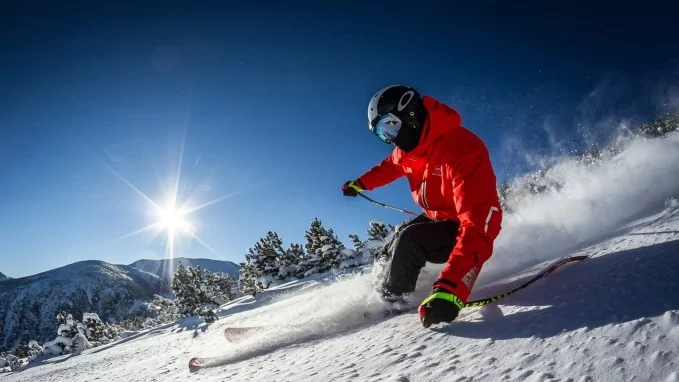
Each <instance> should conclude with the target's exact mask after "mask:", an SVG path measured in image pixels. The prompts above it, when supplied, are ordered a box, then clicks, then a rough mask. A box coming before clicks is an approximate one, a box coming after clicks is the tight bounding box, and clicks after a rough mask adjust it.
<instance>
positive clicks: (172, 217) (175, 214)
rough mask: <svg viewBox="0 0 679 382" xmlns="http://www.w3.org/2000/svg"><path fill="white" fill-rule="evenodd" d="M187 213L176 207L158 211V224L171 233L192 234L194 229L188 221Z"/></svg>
mask: <svg viewBox="0 0 679 382" xmlns="http://www.w3.org/2000/svg"><path fill="white" fill-rule="evenodd" d="M185 216H186V211H182V210H181V209H179V208H175V207H174V206H169V207H166V208H161V209H160V210H159V211H158V223H159V224H160V226H161V227H162V228H165V229H167V230H168V231H171V232H177V231H180V232H182V231H183V232H192V231H193V227H192V226H191V224H190V223H189V222H188V221H187V220H186V218H185Z"/></svg>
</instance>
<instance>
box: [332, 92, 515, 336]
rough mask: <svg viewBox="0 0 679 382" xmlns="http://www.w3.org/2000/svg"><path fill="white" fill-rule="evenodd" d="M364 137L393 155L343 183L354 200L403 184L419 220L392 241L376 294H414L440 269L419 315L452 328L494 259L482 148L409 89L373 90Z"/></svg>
mask: <svg viewBox="0 0 679 382" xmlns="http://www.w3.org/2000/svg"><path fill="white" fill-rule="evenodd" d="M368 121H369V128H370V130H371V131H372V132H373V133H374V134H375V135H376V136H377V137H378V138H379V139H380V140H382V141H383V142H385V143H387V144H392V145H394V146H395V147H394V150H393V152H392V153H391V154H390V155H389V156H388V157H387V158H385V159H384V160H383V161H382V162H381V163H380V164H378V165H377V166H375V167H373V168H372V169H371V170H369V171H368V172H366V173H365V174H363V175H361V176H360V177H359V178H358V179H355V180H350V181H347V182H346V183H344V185H343V186H342V191H343V194H344V195H345V196H354V197H355V196H356V195H358V193H360V192H362V191H363V190H368V191H369V190H373V189H375V188H378V187H381V186H384V185H386V184H388V183H391V182H393V181H394V180H396V179H398V178H400V177H402V176H406V177H407V178H408V183H409V184H410V190H411V193H412V196H413V198H414V199H415V202H416V203H418V204H419V205H420V206H421V207H422V208H423V209H424V213H423V214H421V215H419V216H417V217H415V218H413V219H412V220H410V221H408V222H406V223H405V224H404V225H403V227H402V229H401V230H400V231H399V233H398V237H397V238H396V242H395V245H394V252H393V254H392V257H391V261H390V263H389V265H388V266H387V269H386V272H385V277H384V280H383V282H382V285H381V287H380V289H381V293H382V296H383V297H384V298H385V299H386V300H387V301H398V300H403V299H404V298H405V296H406V295H407V294H408V293H409V292H412V291H414V290H415V284H416V282H417V278H418V277H419V274H420V270H421V269H422V268H423V267H424V266H425V264H426V262H427V261H429V262H432V263H437V264H443V263H445V264H446V265H445V267H444V268H443V271H441V274H440V275H439V278H438V280H437V281H436V282H435V283H434V285H433V287H432V293H431V295H430V296H429V297H427V298H426V299H425V300H424V301H422V303H421V304H420V306H419V308H418V312H419V316H420V320H421V322H422V324H423V325H424V327H425V328H428V327H429V326H431V325H432V324H437V323H441V322H452V321H453V320H454V319H455V318H456V317H457V315H458V313H459V311H460V309H462V307H463V306H464V304H465V302H466V301H467V299H468V298H469V295H470V293H471V289H472V286H473V285H474V282H475V281H476V277H477V276H478V274H479V272H480V271H481V267H482V266H483V264H484V263H485V262H486V260H488V259H489V258H490V256H491V255H492V252H493V241H494V240H495V238H496V237H497V236H498V234H499V233H500V229H501V222H502V210H501V207H500V201H499V197H498V193H497V188H496V179H495V173H494V170H493V167H492V164H491V161H490V155H489V153H488V149H487V148H486V146H485V144H484V143H483V142H482V141H481V139H480V138H479V137H478V136H476V135H475V134H474V133H472V132H471V131H469V130H467V129H466V128H464V127H462V126H461V118H460V115H459V114H458V113H457V112H456V111H455V110H454V109H452V108H451V107H449V106H447V105H444V104H443V103H441V102H439V101H437V100H436V99H434V98H432V97H430V96H424V97H421V96H420V94H419V93H418V92H417V91H416V90H415V89H413V88H412V87H408V86H401V85H392V86H388V87H386V88H384V89H381V90H379V91H378V92H377V93H375V95H374V96H373V97H372V99H371V100H370V104H369V105H368Z"/></svg>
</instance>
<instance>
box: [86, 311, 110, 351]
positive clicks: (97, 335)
mask: <svg viewBox="0 0 679 382" xmlns="http://www.w3.org/2000/svg"><path fill="white" fill-rule="evenodd" d="M83 323H84V324H85V327H86V333H85V335H86V337H87V340H88V341H91V342H94V344H95V345H96V344H98V343H102V344H106V343H109V342H110V341H113V340H114V339H115V338H116V337H117V336H118V333H117V332H116V330H115V329H114V328H113V327H112V326H110V325H108V324H106V323H104V322H103V321H102V320H101V319H100V318H99V315H97V314H96V313H83Z"/></svg>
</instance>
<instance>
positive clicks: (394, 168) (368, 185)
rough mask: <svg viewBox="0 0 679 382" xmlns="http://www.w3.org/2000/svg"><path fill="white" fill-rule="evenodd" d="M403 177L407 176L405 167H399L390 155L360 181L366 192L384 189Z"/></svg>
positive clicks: (362, 176)
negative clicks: (383, 187) (379, 188)
mask: <svg viewBox="0 0 679 382" xmlns="http://www.w3.org/2000/svg"><path fill="white" fill-rule="evenodd" d="M403 175H405V172H404V171H403V166H399V165H397V164H396V163H394V160H393V158H392V155H390V156H388V157H386V158H384V160H383V161H382V162H380V164H378V165H377V166H375V167H373V168H371V169H370V170H369V171H368V172H366V173H365V174H363V175H361V177H360V178H358V180H359V181H360V183H361V184H362V185H363V187H364V189H365V190H368V191H370V190H373V189H375V188H378V187H382V186H384V185H385V184H389V183H391V182H393V181H395V180H396V179H398V178H400V177H402V176H403Z"/></svg>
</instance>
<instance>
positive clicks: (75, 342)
mask: <svg viewBox="0 0 679 382" xmlns="http://www.w3.org/2000/svg"><path fill="white" fill-rule="evenodd" d="M57 322H59V329H57V334H58V336H57V338H55V339H54V340H53V341H50V342H46V343H45V345H44V352H45V353H46V354H54V355H61V354H68V353H71V352H81V351H83V350H85V349H87V348H89V347H91V346H92V345H91V344H90V343H89V341H88V340H87V336H86V331H87V327H86V326H85V325H83V324H82V323H80V322H78V321H77V320H75V319H74V318H73V316H72V315H71V314H70V313H67V312H61V313H59V314H58V315H57Z"/></svg>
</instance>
